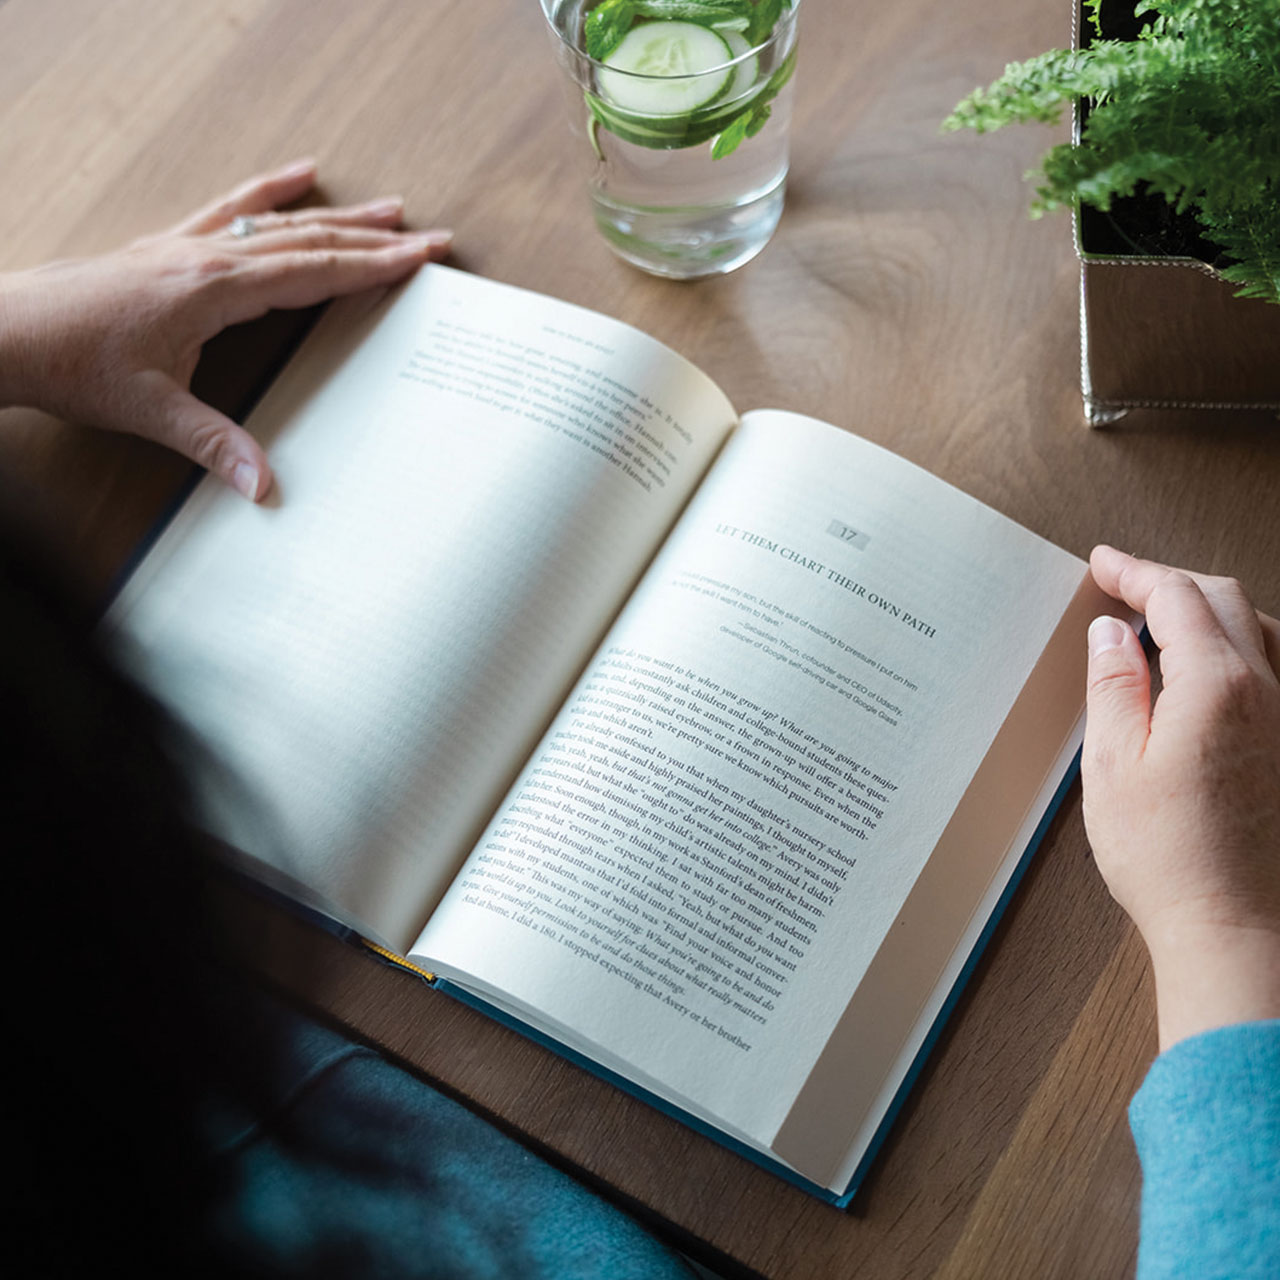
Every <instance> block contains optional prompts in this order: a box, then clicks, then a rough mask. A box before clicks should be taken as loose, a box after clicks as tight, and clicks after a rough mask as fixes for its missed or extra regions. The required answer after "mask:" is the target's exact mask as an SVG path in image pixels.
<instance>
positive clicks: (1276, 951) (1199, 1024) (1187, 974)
mask: <svg viewBox="0 0 1280 1280" xmlns="http://www.w3.org/2000/svg"><path fill="white" fill-rule="evenodd" d="M1144 939H1145V941H1146V943H1147V949H1148V951H1149V952H1150V954H1151V965H1152V969H1153V971H1154V973H1155V980H1156V1011H1157V1021H1158V1024H1159V1032H1160V1049H1161V1051H1162V1052H1163V1051H1164V1050H1165V1049H1168V1048H1169V1047H1170V1046H1171V1045H1174V1044H1176V1043H1177V1042H1178V1041H1179V1040H1185V1039H1187V1038H1188V1037H1190V1036H1193V1035H1198V1034H1200V1033H1201V1032H1203V1031H1211V1030H1214V1029H1216V1028H1218V1027H1225V1026H1231V1025H1233V1024H1235V1023H1241V1022H1256V1021H1260V1020H1262V1019H1265V1018H1280V921H1276V922H1262V923H1248V924H1220V923H1216V922H1206V921H1198V920H1169V919H1166V920H1163V921H1161V922H1160V924H1159V927H1157V928H1151V929H1149V930H1146V931H1144Z"/></svg>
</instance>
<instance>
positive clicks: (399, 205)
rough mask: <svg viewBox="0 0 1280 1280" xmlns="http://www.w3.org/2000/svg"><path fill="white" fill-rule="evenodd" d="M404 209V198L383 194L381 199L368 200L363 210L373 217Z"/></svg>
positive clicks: (388, 214) (385, 215)
mask: <svg viewBox="0 0 1280 1280" xmlns="http://www.w3.org/2000/svg"><path fill="white" fill-rule="evenodd" d="M403 210H404V200H403V199H402V198H401V197H400V196H384V197H383V198H382V199H381V200H370V201H369V203H368V204H366V205H365V206H364V211H365V212H366V213H368V214H372V215H373V216H374V217H375V218H381V217H389V216H390V215H391V214H393V213H401V212H403Z"/></svg>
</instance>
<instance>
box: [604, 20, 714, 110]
mask: <svg viewBox="0 0 1280 1280" xmlns="http://www.w3.org/2000/svg"><path fill="white" fill-rule="evenodd" d="M732 58H733V55H732V54H731V53H730V51H729V46H728V44H727V43H726V42H725V41H724V39H723V38H722V37H721V36H720V35H719V34H718V33H717V32H715V31H712V30H710V29H709V28H707V27H701V26H699V25H698V24H697V23H696V22H661V21H659V22H643V23H641V24H640V26H638V27H633V28H632V29H631V30H630V31H628V32H627V34H626V35H625V36H623V37H622V41H621V43H620V44H619V45H618V47H617V48H616V49H615V50H614V51H613V52H612V53H611V54H610V55H609V56H608V57H607V58H606V59H605V60H604V66H603V67H601V68H600V70H599V71H598V72H597V73H596V74H597V80H598V84H599V86H600V90H601V92H602V93H603V94H604V96H605V97H607V98H608V99H609V100H610V101H611V102H613V103H614V104H615V105H616V106H618V107H620V108H621V109H622V110H623V111H626V112H628V113H629V114H631V115H635V116H680V115H688V114H689V112H691V111H696V110H697V109H698V108H699V107H705V106H706V105H707V104H708V103H709V102H714V101H715V100H716V99H717V98H719V97H720V95H721V94H722V93H723V92H724V91H725V89H726V87H727V86H728V84H729V81H730V79H736V77H735V76H734V69H733V68H727V67H725V66H724V64H725V63H726V62H730V61H731V60H732Z"/></svg>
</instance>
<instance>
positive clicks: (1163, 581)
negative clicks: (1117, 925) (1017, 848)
mask: <svg viewBox="0 0 1280 1280" xmlns="http://www.w3.org/2000/svg"><path fill="white" fill-rule="evenodd" d="M1090 564H1091V568H1092V570H1093V576H1094V578H1095V579H1096V580H1097V582H1098V584H1099V585H1100V586H1101V587H1102V588H1103V590H1104V591H1106V592H1108V594H1110V595H1113V596H1115V597H1117V598H1118V599H1121V600H1123V601H1124V602H1125V603H1126V604H1128V605H1129V606H1130V607H1131V608H1133V609H1135V610H1137V611H1139V612H1141V613H1144V614H1145V615H1146V618H1147V626H1148V628H1149V629H1150V632H1151V636H1152V639H1153V640H1154V641H1155V643H1156V644H1157V645H1158V646H1159V648H1160V651H1161V655H1160V665H1161V672H1162V675H1163V679H1164V687H1163V689H1162V690H1161V692H1160V695H1159V697H1158V698H1157V700H1156V704H1155V707H1154V710H1153V709H1152V708H1151V685H1150V675H1149V672H1148V669H1147V661H1146V657H1145V655H1144V654H1143V652H1142V646H1141V645H1140V644H1139V642H1138V638H1137V636H1136V635H1135V634H1134V632H1133V629H1132V628H1131V627H1130V626H1129V625H1128V624H1127V623H1124V622H1121V621H1119V620H1118V619H1114V618H1100V619H1098V620H1097V621H1096V622H1095V623H1094V624H1093V626H1092V628H1091V629H1090V634H1089V649H1090V654H1089V715H1088V727H1087V730H1086V733H1085V745H1084V759H1083V774H1084V814H1085V824H1086V826H1087V828H1088V831H1089V837H1090V840H1091V842H1092V845H1093V851H1094V856H1095V858H1096V860H1097V863H1098V867H1099V869H1100V870H1101V872H1102V874H1103V876H1104V877H1105V879H1106V881H1107V885H1108V887H1109V888H1110V889H1111V892H1112V894H1113V896H1114V897H1115V898H1116V900H1117V901H1118V902H1119V903H1120V905H1121V906H1122V907H1124V909H1125V910H1126V911H1127V912H1128V913H1129V915H1130V916H1131V917H1132V918H1133V921H1134V923H1135V924H1136V925H1137V926H1138V929H1139V930H1140V931H1141V933H1142V936H1143V938H1144V940H1145V941H1146V944H1147V948H1148V950H1149V951H1150V952H1151V958H1152V963H1153V967H1154V969H1155V975H1156V995H1157V1003H1158V1007H1159V1021H1160V1040H1161V1047H1162V1048H1167V1047H1168V1046H1169V1045H1170V1044H1172V1043H1174V1041H1176V1040H1180V1039H1182V1038H1184V1037H1185V1036H1188V1035H1192V1034H1194V1033H1195V1032H1197V1031H1204V1030H1209V1029H1210V1028H1212V1027H1216V1026H1224V1025H1227V1024H1228V1023H1232V1022H1242V1021H1250V1020H1253V1019H1256V1018H1264V1017H1280V679H1278V676H1280V624H1278V623H1277V622H1276V621H1275V619H1273V618H1269V617H1267V616H1266V615H1265V614H1261V613H1259V612H1258V611H1257V610H1255V609H1254V607H1253V605H1252V604H1251V603H1250V602H1249V600H1248V598H1247V597H1246V596H1245V594H1244V592H1243V590H1242V589H1241V588H1240V585H1239V584H1238V583H1236V582H1234V581H1232V580H1231V579H1228V578H1211V577H1206V576H1203V575H1200V574H1193V573H1186V572H1183V571H1181V570H1178V569H1171V568H1168V567H1167V566H1165V565H1160V564H1154V563H1152V562H1150V561H1147V560H1137V559H1135V558H1133V557H1132V556H1127V555H1124V554H1123V553H1121V552H1119V551H1115V550H1113V549H1112V548H1110V547H1096V548H1095V549H1094V552H1093V556H1092V558H1091V561H1090Z"/></svg>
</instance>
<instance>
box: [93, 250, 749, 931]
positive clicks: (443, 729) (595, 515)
mask: <svg viewBox="0 0 1280 1280" xmlns="http://www.w3.org/2000/svg"><path fill="white" fill-rule="evenodd" d="M733 424H734V411H733V409H732V407H731V406H730V404H729V402H728V401H727V399H726V398H725V397H724V395H723V393H721V392H720V391H719V390H718V388H716V387H715V385H714V384H713V383H712V382H711V381H710V380H709V379H708V378H707V377H706V376H705V375H704V374H702V373H700V372H699V371H698V370H697V369H696V368H695V367H694V366H693V365H691V364H689V362H688V361H686V360H684V359H683V358H682V357H680V356H677V355H675V354H674V353H673V352H671V351H670V350H668V349H667V348H665V347H663V346H662V345H661V344H660V343H658V342H656V341H654V340H653V339H651V338H648V337H647V336H645V335H644V334H641V333H639V332H638V331H636V330H633V329H631V328H629V327H628V326H625V325H622V324H619V323H617V322H615V321H612V320H610V319H608V318H606V317H603V316H600V315H596V314H594V313H592V312H589V311H585V310H582V309H581V308H578V307H574V306H571V305H568V304H565V303H561V302H558V301H555V300H553V299H550V298H545V297H541V296H539V295H537V294H532V293H528V292H525V291H523V290H520V289H514V288H511V287H509V286H504V285H500V284H495V283H493V282H491V281H486V280H482V279H480V278H478V277H475V276H469V275H465V274H463V273H461V272H457V271H453V270H450V269H449V268H445V267H439V266H431V267H426V268H424V269H423V270H422V271H421V272H420V273H419V274H418V275H417V276H416V277H415V278H414V280H412V281H411V282H410V283H409V284H408V285H407V286H405V287H403V288H402V289H400V290H398V291H396V292H395V293H393V294H392V295H390V296H389V297H383V298H370V297H368V296H364V297H360V298H353V299H348V300H345V301H343V302H341V303H337V304H335V305H334V306H333V307H332V308H331V309H330V310H329V312H328V313H327V314H326V315H325V317H324V318H323V319H322V320H321V322H320V324H319V325H318V326H317V327H316V330H315V331H314V332H313V333H312V335H311V336H310V337H309V338H308V339H307V341H306V343H305V344H304V345H303V347H302V349H301V350H300V351H299V353H298V355H297V356H295V357H294V359H293V360H292V361H291V363H290V364H289V366H288V368H287V369H286V370H285V371H284V373H283V374H282V375H281V377H280V378H279V379H278V380H277V382H276V383H275V384H274V386H273V387H272V389H271V390H270V392H269V393H268V394H267V396H266V397H265V398H264V399H263V401H262V403H261V404H260V405H259V406H258V408H257V409H256V410H255V412H254V414H253V415H252V417H251V419H250V421H249V424H248V425H249V428H250V430H252V431H253V432H254V433H255V435H257V436H258V438H259V439H261V440H262V441H263V442H264V444H265V445H266V447H267V450H268V456H269V457H270V459H271V463H272V466H273V468H274V469H275V473H276V482H277V483H276V490H275V492H274V493H273V495H272V496H271V497H270V498H269V499H268V500H267V501H266V502H265V503H263V504H261V505H259V506H257V507H254V506H251V505H250V504H248V503H247V502H245V501H244V500H243V499H241V498H239V497H237V496H236V495H234V494H232V493H230V492H228V491H226V490H225V489H224V488H223V487H222V486H221V485H219V484H218V483H217V482H216V481H214V480H212V479H206V480H205V481H203V482H202V484H201V485H200V487H199V488H198V489H197V491H196V493H195V494H194V495H193V497H192V499H191V500H190V501H189V502H188V503H186V505H185V506H184V507H183V509H182V511H181V512H180V513H179V514H178V516H177V517H176V518H175V520H174V521H173V523H172V524H171V525H170V526H169V527H168V528H167V529H166V530H165V532H164V533H163V534H162V536H161V537H160V539H159V540H158V541H157V543H156V545H155V546H154V547H153V548H152V550H151V551H150V553H149V554H148V556H147V558H146V559H145V560H144V561H143V563H142V565H141V566H140V567H139V569H138V571H137V572H136V573H135V574H134V575H133V576H132V577H131V579H130V580H129V581H128V582H127V583H126V585H125V587H124V589H123V590H122V592H121V593H120V595H119V597H118V598H117V600H116V601H115V602H114V603H113V605H112V607H111V609H110V610H109V612H108V614H107V617H106V619H105V621H104V630H105V632H106V633H107V636H108V638H109V639H111V640H112V641H113V642H115V643H117V644H118V646H119V648H120V652H121V654H122V656H123V657H124V660H125V662H126V664H127V665H128V666H129V667H130V668H131V669H132V670H133V671H134V673H135V674H136V675H137V676H138V677H139V678H140V679H141V680H142V682H143V683H144V684H145V685H146V686H147V687H148V688H149V689H150V690H151V691H152V692H153V693H154V694H155V695H156V696H157V697H158V698H159V699H160V701H161V702H162V703H164V704H165V705H166V706H167V707H168V708H169V709H170V711H171V712H173V713H174V714H175V715H176V717H177V718H178V720H179V722H180V723H181V724H183V725H185V726H186V727H187V728H189V729H190V730H191V740H192V742H193V743H196V744H198V745H199V752H198V758H197V759H196V760H195V761H194V762H193V770H194V773H195V781H196V785H197V794H198V800H199V803H200V805H201V807H202V810H203V816H204V821H205V823H206V825H207V826H208V827H209V829H210V830H211V831H212V832H213V833H214V834H215V835H217V836H219V837H221V838H222V839H223V840H225V841H226V842H227V843H229V844H231V845H233V846H234V847H236V848H238V849H240V850H241V851H243V852H245V853H248V854H250V855H251V856H252V857H254V858H256V859H258V860H260V861H262V862H264V863H266V864H267V865H268V866H269V867H271V868H274V869H275V870H276V871H278V872H280V873H282V874H283V875H284V876H285V877H287V879H288V880H289V881H291V882H297V883H300V884H301V885H302V886H305V887H306V888H307V889H309V890H311V891H312V893H314V894H315V895H317V897H318V899H319V900H320V902H321V903H322V904H323V905H325V906H326V907H328V908H329V909H331V910H333V911H334V913H335V914H336V915H338V916H339V918H343V919H346V920H348V921H349V922H350V923H353V924H355V925H357V926H358V927H360V928H362V929H363V930H364V931H365V932H367V933H370V934H371V935H372V936H375V937H378V938H380V939H381V940H383V941H384V942H386V943H388V944H389V945H391V946H393V947H395V948H397V949H399V950H404V949H405V948H406V947H407V945H408V944H409V942H411V941H412V939H413V938H414V937H415V936H416V933H417V931H418V929H420V928H421V926H422V924H423V922H424V920H425V918H426V916H427V914H428V913H429V911H430V910H431V907H432V906H433V905H434V903H435V901H436V900H437V899H438V898H439V896H440V895H441V894H442V893H443V891H444V889H445V888H446V887H447V885H448V882H449V880H450V878H451V877H452V876H453V875H454V873H455V872H456V870H457V868H458V866H459V865H460V863H461V861H462V859H463V858H464V857H465V855H466V854H467V852H468V851H469V849H470V846H471V844H472V843H473V842H474V840H475V839H476V837H477V836H478V834H479V832H480V831H481V830H482V829H483V827H484V825H485V823H486V821H487V820H488V818H489V817H490V816H491V814H492V811H493V809H494V808H495V807H496V805H497V803H498V801H499V800H500V799H501V797H502V795H503V793H504V791H505V790H506V788H507V786H508V785H509V783H510V782H511V780H512V778H513V777H514V775H515V773H516V772H517V770H518V769H519V767H520V765H521V764H522V763H523V761H524V758H525V756H526V755H527V754H528V752H529V751H530V750H531V749H532V746H533V744H534V742H535V741H536V739H537V737H538V735H539V734H540V732H541V731H542V729H543V728H544V727H545V725H546V723H547V721H548V720H549V718H550V716H551V715H552V714H553V712H554V711H555V709H556V707H557V705H558V704H559V702H560V700H561V699H562V698H563V697H564V695H565V693H566V692H567V690H568V688H569V687H570V685H571V684H572V682H573V680H574V679H575V677H576V676H577V674H578V671H579V669H580V668H581V666H582V664H583V663H584V662H585V660H586V658H587V657H588V656H589V654H590V653H591V651H592V649H593V648H594V646H595V644H596V642H597V641H598V639H599V637H600V635H601V633H602V631H603V629H604V628H605V627H606V626H607V624H608V623H609V622H610V620H611V619H612V617H613V616H614V614H615V613H616V611H617V610H618V608H619V607H620V605H621V603H622V601H623V600H624V599H625V598H626V596H627V594H628V592H629V591H630V589H631V587H632V586H633V584H634V582H635V580H636V579H637V577H638V576H639V574H640V572H641V571H642V570H643V568H644V566H645V565H646V563H647V562H648V560H649V559H650V558H651V556H652V555H653V554H654V552H655V551H656V549H657V547H658V545H659V544H660V543H661V540H662V538H663V536H664V535H665V532H666V530H667V528H668V527H669V525H670V523H671V522H672V521H673V520H674V518H675V517H676V515H677V514H678V512H679V511H680V509H681V508H682V507H683V505H684V503H685V502H686V501H687V499H688V497H689V495H690V494H691V493H692V492H693V490H694V488H695V487H696V485H697V483H698V481H699V479H700V478H701V476H702V474H703V472H704V471H705V469H706V466H707V464H708V463H709V461H710V459H711V458H712V456H713V455H714V453H715V451H716V449H717V448H718V447H719V446H720V444H721V443H722V442H723V440H724V439H725V438H726V437H727V435H728V433H729V432H730V430H731V428H732V426H733Z"/></svg>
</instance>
